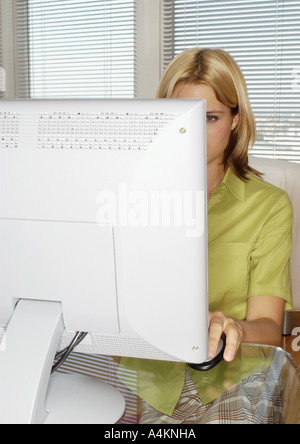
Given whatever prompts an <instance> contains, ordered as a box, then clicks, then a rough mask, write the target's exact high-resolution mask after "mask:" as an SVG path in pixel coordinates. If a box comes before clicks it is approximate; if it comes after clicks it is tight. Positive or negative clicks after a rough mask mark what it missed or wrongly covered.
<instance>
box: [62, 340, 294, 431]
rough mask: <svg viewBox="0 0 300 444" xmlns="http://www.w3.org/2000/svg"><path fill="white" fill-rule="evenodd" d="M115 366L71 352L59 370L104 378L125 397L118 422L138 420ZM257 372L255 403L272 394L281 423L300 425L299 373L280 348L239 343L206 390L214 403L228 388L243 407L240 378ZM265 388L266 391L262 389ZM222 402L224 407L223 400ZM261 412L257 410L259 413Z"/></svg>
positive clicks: (246, 402) (133, 398)
mask: <svg viewBox="0 0 300 444" xmlns="http://www.w3.org/2000/svg"><path fill="white" fill-rule="evenodd" d="M290 339H292V338H290ZM299 345H300V341H299ZM299 353H300V352H299ZM116 369H117V364H116V363H115V362H114V361H113V360H112V359H111V358H109V357H104V356H89V355H83V354H77V353H73V354H72V355H71V356H70V357H69V359H68V360H67V362H66V363H65V365H64V367H63V368H62V371H64V372H67V373H75V374H76V373H80V374H88V375H90V376H93V377H96V378H100V379H102V380H103V379H104V380H105V381H106V382H109V383H110V384H112V385H113V386H115V387H117V388H118V389H119V390H120V391H121V392H122V393H123V395H124V396H125V399H126V404H127V409H126V413H125V416H124V418H123V420H122V421H123V422H122V423H123V424H136V423H138V422H139V417H140V413H141V412H140V406H141V403H140V402H139V400H138V398H137V397H136V396H135V395H134V394H133V393H132V392H131V391H129V390H128V389H127V388H126V387H125V386H123V385H122V383H121V382H120V381H119V380H118V378H117V377H116ZM125 371H126V370H125ZM258 374H263V375H264V378H265V379H264V383H263V384H260V386H259V387H258V388H257V387H256V398H257V400H258V403H261V404H264V405H267V404H266V403H265V399H266V398H268V399H270V400H271V404H272V399H273V397H274V398H276V402H277V403H278V405H279V408H280V415H281V417H282V422H283V423H286V424H295V423H296V424H300V375H299V371H298V369H297V366H296V364H295V362H294V360H293V359H292V357H291V356H290V354H288V353H286V352H285V351H284V350H283V349H282V348H277V347H269V346H257V345H249V344H243V345H242V347H241V351H240V353H239V354H238V355H237V357H236V359H235V360H234V361H233V363H226V362H223V363H222V364H220V365H219V366H218V367H216V370H215V372H214V373H212V374H210V375H209V374H208V375H207V381H206V385H207V389H208V390H209V391H210V392H211V393H214V399H215V401H216V402H218V400H219V399H221V400H222V396H223V398H224V394H226V397H227V399H228V396H229V397H230V391H232V392H234V393H235V397H236V399H237V400H238V403H239V404H240V405H239V406H238V410H241V411H242V410H243V409H248V408H249V396H248V399H246V398H247V394H246V396H245V392H246V390H245V387H244V386H243V384H244V381H248V382H249V378H250V379H251V377H252V376H253V375H258ZM126 376H127V377H128V378H129V379H130V380H131V384H132V388H133V390H134V387H135V386H137V384H138V382H137V379H138V377H137V375H136V374H134V372H132V371H131V370H128V375H126ZM229 376H230V377H229ZM149 379H151V378H149ZM253 381H254V379H253ZM266 387H267V393H266V390H265V388H266ZM225 388H226V390H225ZM260 390H261V392H260ZM262 401H263V402H262ZM255 402H256V401H255ZM250 404H251V405H252V404H253V400H252V399H250ZM224 405H225V408H226V403H225V404H224ZM254 410H255V409H254ZM261 414H262V413H261V411H260V412H259V415H261ZM264 414H266V415H268V414H269V413H268V411H267V408H266V410H265V411H264V412H263V415H264ZM229 417H230V415H229ZM254 419H255V422H260V417H259V418H254ZM227 421H228V415H227ZM233 422H234V421H233ZM227 423H228V422H227ZM229 423H231V422H229Z"/></svg>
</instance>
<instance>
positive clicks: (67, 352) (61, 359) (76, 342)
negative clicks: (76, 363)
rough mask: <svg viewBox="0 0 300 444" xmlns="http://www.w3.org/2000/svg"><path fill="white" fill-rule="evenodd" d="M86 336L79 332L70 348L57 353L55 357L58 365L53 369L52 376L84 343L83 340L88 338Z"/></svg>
mask: <svg viewBox="0 0 300 444" xmlns="http://www.w3.org/2000/svg"><path fill="white" fill-rule="evenodd" d="M86 335H87V333H84V332H77V333H76V335H75V336H74V338H73V340H72V342H71V343H70V345H69V346H68V347H66V348H65V349H64V350H62V351H60V352H58V353H56V355H55V360H56V363H55V364H54V365H53V367H52V370H51V375H52V374H53V373H54V372H56V371H57V370H58V369H59V367H61V366H62V365H63V363H64V362H65V361H66V360H67V358H68V357H69V355H70V354H71V353H72V351H73V350H74V348H75V347H77V345H79V344H80V343H81V342H82V341H83V339H84V338H85V337H86Z"/></svg>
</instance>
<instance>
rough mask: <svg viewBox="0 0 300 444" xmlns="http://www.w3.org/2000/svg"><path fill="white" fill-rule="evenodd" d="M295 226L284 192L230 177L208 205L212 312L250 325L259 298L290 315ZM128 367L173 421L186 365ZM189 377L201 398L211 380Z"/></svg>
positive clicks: (132, 363) (136, 363)
mask: <svg viewBox="0 0 300 444" xmlns="http://www.w3.org/2000/svg"><path fill="white" fill-rule="evenodd" d="M292 222H293V210H292V205H291V203H290V200H289V197H288V196H287V194H286V193H285V192H284V191H282V190H281V189H279V188H276V187H274V186H272V185H270V184H268V183H266V182H264V181H263V180H261V179H259V178H257V177H255V176H252V175H248V180H247V181H242V180H240V179H239V178H238V177H236V176H235V175H234V174H233V172H232V171H231V170H230V169H229V170H228V171H227V173H226V175H225V177H224V179H223V180H222V182H221V183H220V184H219V186H218V187H217V188H216V189H215V190H214V191H213V192H212V194H211V198H210V200H209V203H208V271H209V309H210V311H221V312H223V313H224V314H225V315H227V316H230V317H234V318H236V319H241V320H244V319H246V312H247V301H248V298H249V297H251V296H259V295H271V296H276V297H279V298H282V299H284V300H285V301H286V306H285V309H286V310H289V309H291V308H292V295H291V278H290V263H289V258H290V253H291V244H292V240H291V231H292ZM123 366H125V367H126V368H129V369H132V370H135V371H136V372H137V390H136V391H137V394H138V395H139V396H140V397H141V398H143V399H144V400H145V401H146V402H147V403H148V404H150V405H152V406H153V407H154V408H155V409H157V410H159V411H161V412H162V413H164V414H166V415H171V414H172V412H173V410H174V408H175V406H176V404H177V402H178V400H179V398H180V395H181V392H182V389H183V385H184V381H185V371H186V364H184V363H174V362H162V361H150V360H143V359H132V358H122V361H121V367H123ZM189 371H190V373H191V376H192V379H193V381H194V383H195V386H196V388H197V391H198V393H199V396H200V398H201V396H202V394H203V389H204V384H205V378H206V377H207V375H205V374H203V373H200V372H196V371H193V370H191V369H189ZM201 399H202V398H201ZM203 401H205V400H203ZM204 403H205V402H204Z"/></svg>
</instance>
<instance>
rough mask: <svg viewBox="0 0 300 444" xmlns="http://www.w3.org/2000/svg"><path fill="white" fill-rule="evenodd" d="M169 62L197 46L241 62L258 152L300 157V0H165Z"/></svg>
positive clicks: (165, 47)
mask: <svg viewBox="0 0 300 444" xmlns="http://www.w3.org/2000/svg"><path fill="white" fill-rule="evenodd" d="M163 12H164V28H163V29H164V32H163V38H164V45H163V65H164V66H166V65H167V63H169V62H170V61H171V60H172V58H174V57H175V56H176V55H177V54H179V53H180V52H182V51H183V50H185V49H188V48H191V47H218V48H222V49H225V50H226V51H228V52H229V53H230V54H231V55H232V56H233V57H234V58H235V59H236V61H237V62H238V63H239V65H240V67H241V69H242V71H243V73H244V75H245V78H246V82H247V87H248V92H249V96H250V100H251V104H252V108H253V111H254V114H255V117H256V121H257V130H258V136H257V141H256V145H255V154H256V155H260V156H263V157H277V158H283V159H287V160H293V161H297V162H300V2H299V0H198V1H197V0H185V1H184V0H172V1H171V0H164V4H163Z"/></svg>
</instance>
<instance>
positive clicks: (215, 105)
mask: <svg viewBox="0 0 300 444" xmlns="http://www.w3.org/2000/svg"><path fill="white" fill-rule="evenodd" d="M172 98H176V99H205V100H206V121H207V123H206V127H207V164H208V165H212V164H215V165H220V164H221V165H222V164H223V154H224V151H225V150H226V148H227V146H228V143H229V139H230V135H231V132H232V131H233V130H234V129H235V128H236V127H237V125H238V122H239V115H238V114H236V115H234V116H233V115H232V112H231V109H230V108H228V107H227V106H225V105H223V104H222V103H221V102H219V101H218V100H217V98H216V94H215V91H214V89H213V88H212V87H211V86H209V85H207V84H204V83H203V84H188V83H181V84H178V85H177V86H176V87H175V89H174V92H173V95H172Z"/></svg>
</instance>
